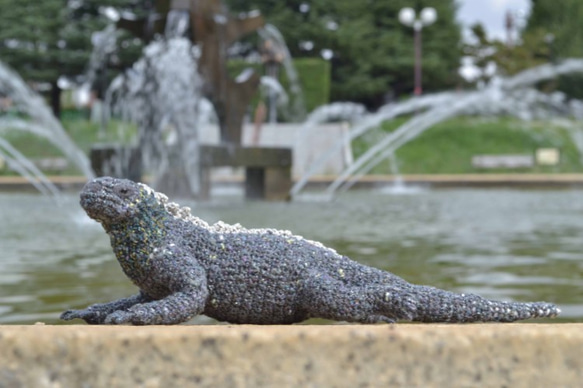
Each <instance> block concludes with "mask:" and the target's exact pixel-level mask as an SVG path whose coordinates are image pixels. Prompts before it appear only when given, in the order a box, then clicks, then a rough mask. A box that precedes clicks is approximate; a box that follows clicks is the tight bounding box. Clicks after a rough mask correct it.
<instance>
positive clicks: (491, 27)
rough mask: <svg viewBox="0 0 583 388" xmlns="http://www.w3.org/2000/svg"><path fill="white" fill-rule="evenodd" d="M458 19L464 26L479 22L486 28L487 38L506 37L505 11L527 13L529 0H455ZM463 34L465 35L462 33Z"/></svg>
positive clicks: (501, 38) (503, 38) (502, 38)
mask: <svg viewBox="0 0 583 388" xmlns="http://www.w3.org/2000/svg"><path fill="white" fill-rule="evenodd" d="M457 1H458V4H459V5H460V7H459V9H458V20H459V22H460V23H461V24H462V25H463V26H464V27H469V26H471V25H472V24H474V23H476V22H481V23H482V24H483V25H484V27H485V28H486V32H487V33H488V37H489V38H498V39H500V40H505V39H506V28H505V26H504V24H505V22H504V20H505V15H506V12H507V11H510V12H512V13H513V14H514V15H516V14H517V13H519V12H522V13H523V15H527V14H528V11H529V9H530V1H529V0H457ZM464 36H465V35H464Z"/></svg>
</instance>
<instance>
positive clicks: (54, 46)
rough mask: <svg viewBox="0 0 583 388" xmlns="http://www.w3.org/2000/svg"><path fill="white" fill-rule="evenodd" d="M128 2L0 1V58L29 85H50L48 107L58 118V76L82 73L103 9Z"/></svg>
mask: <svg viewBox="0 0 583 388" xmlns="http://www.w3.org/2000/svg"><path fill="white" fill-rule="evenodd" d="M129 3H131V1H129V0H106V1H96V0H69V1H68V0H43V1H38V0H19V1H18V2H14V1H11V0H0V15H1V16H0V18H1V21H2V28H0V60H2V61H3V62H6V63H8V64H9V65H10V66H12V67H13V68H14V69H15V70H16V71H18V72H19V73H20V75H21V76H22V77H23V78H24V79H26V80H27V81H31V82H41V83H48V84H50V85H51V104H52V107H53V111H54V113H55V115H56V116H57V117H58V116H59V114H60V103H59V101H60V91H61V90H60V88H59V85H58V84H57V80H58V79H59V77H60V76H62V75H65V76H75V75H79V74H81V73H83V71H84V70H85V68H86V66H87V61H88V60H89V56H90V55H91V50H92V44H91V34H92V33H93V32H95V31H98V30H100V29H102V28H104V27H105V25H106V23H107V22H108V20H107V18H106V17H105V16H103V15H102V14H101V11H102V10H103V7H106V6H116V7H122V6H124V5H127V4H129Z"/></svg>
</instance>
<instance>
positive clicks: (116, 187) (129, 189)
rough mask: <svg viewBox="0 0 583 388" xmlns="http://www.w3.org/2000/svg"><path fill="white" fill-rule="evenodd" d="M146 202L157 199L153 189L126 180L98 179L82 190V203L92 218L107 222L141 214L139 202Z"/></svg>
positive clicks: (111, 222)
mask: <svg viewBox="0 0 583 388" xmlns="http://www.w3.org/2000/svg"><path fill="white" fill-rule="evenodd" d="M147 201H155V199H154V191H153V190H152V189H150V188H149V187H148V186H146V185H144V184H142V183H136V182H132V181H130V180H127V179H116V178H111V177H102V178H97V179H93V180H91V181H89V182H88V183H87V184H86V185H85V187H83V190H81V206H82V207H83V209H85V211H86V212H87V215H88V216H89V217H91V218H93V219H94V220H96V221H99V222H101V223H102V224H104V225H107V224H114V223H117V222H123V221H124V220H127V219H129V218H131V217H134V216H136V215H138V213H139V212H140V208H141V206H140V205H141V204H143V203H145V202H147Z"/></svg>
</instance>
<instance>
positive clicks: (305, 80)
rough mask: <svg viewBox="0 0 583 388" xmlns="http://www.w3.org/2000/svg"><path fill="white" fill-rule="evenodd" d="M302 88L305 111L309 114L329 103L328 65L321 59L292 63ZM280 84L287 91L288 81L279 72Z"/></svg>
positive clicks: (297, 60) (302, 59) (300, 59)
mask: <svg viewBox="0 0 583 388" xmlns="http://www.w3.org/2000/svg"><path fill="white" fill-rule="evenodd" d="M293 63H294V66H295V68H296V71H297V72H298V77H299V79H300V85H301V87H302V91H303V96H304V101H305V103H306V110H307V111H308V112H311V111H312V110H314V109H316V108H317V107H319V106H321V105H324V104H327V103H328V102H329V101H330V63H329V62H327V61H325V60H323V59H321V58H297V59H294V61H293ZM281 73H282V74H281V77H280V78H281V83H282V85H283V86H284V87H285V88H286V89H287V88H288V85H289V81H288V79H287V76H286V73H285V72H284V71H282V72H281Z"/></svg>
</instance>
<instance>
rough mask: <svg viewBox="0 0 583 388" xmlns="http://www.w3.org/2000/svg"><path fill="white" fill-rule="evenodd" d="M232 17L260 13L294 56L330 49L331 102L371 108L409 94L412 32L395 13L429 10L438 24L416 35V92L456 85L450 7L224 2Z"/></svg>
mask: <svg viewBox="0 0 583 388" xmlns="http://www.w3.org/2000/svg"><path fill="white" fill-rule="evenodd" d="M226 2H227V4H229V6H230V7H231V9H232V10H234V11H249V10H250V9H253V8H255V9H259V10H260V11H261V12H262V14H263V15H264V16H265V18H266V20H267V22H269V23H271V24H273V25H275V26H276V27H277V28H278V29H279V30H280V31H281V32H282V34H283V36H284V37H285V39H286V41H287V44H288V46H289V49H290V52H291V54H292V55H293V56H296V57H298V56H303V57H310V56H312V57H314V56H320V55H321V54H322V50H331V52H332V53H333V57H332V58H331V62H332V92H331V98H332V100H336V101H338V100H352V101H360V102H363V103H366V104H367V105H369V106H370V107H376V106H379V105H380V104H382V103H383V102H384V100H385V96H386V95H387V94H388V93H393V94H397V95H398V94H407V93H411V92H412V90H413V64H414V48H413V30H412V29H411V28H410V27H406V26H403V25H401V24H400V23H399V21H398V13H399V10H400V9H401V8H403V7H406V6H414V7H415V9H416V10H417V11H418V12H419V11H420V10H421V9H422V8H423V7H428V6H431V7H434V8H436V10H437V13H438V20H437V22H436V23H435V24H434V25H432V26H429V27H427V28H426V29H425V30H424V31H423V54H424V58H423V85H424V89H425V90H427V91H435V90H439V89H444V88H450V87H452V86H454V85H455V84H456V83H457V69H458V67H459V60H460V54H461V52H460V50H459V47H458V43H459V40H460V27H459V25H457V24H456V22H455V11H456V5H455V1H454V0H433V1H430V0H417V1H412V0H392V1H372V0H368V1H354V0H335V1H333V0H314V1H310V2H307V1H303V0H287V1H280V0H253V1H243V0H228V1H226Z"/></svg>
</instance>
